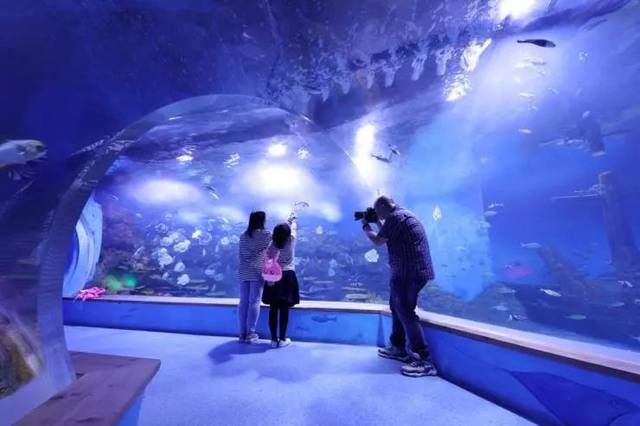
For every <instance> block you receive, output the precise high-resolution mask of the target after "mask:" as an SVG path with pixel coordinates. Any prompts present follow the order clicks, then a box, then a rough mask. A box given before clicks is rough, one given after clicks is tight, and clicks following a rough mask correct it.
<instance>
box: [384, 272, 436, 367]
mask: <svg viewBox="0 0 640 426" xmlns="http://www.w3.org/2000/svg"><path fill="white" fill-rule="evenodd" d="M426 284H427V278H426V277H425V276H423V275H421V274H409V275H393V276H392V277H391V289H390V290H391V291H390V298H389V306H390V308H391V317H392V321H393V324H392V329H391V337H390V339H389V340H390V341H391V344H392V345H393V346H395V347H397V348H400V349H403V350H406V349H409V350H411V352H413V353H415V354H416V355H418V356H419V357H420V358H421V359H423V360H428V359H429V358H430V356H429V350H428V349H427V345H426V343H425V340H424V334H423V332H422V325H421V324H420V319H419V318H418V315H417V314H416V306H417V304H418V294H419V293H420V290H422V289H423V288H424V286H425V285H426ZM407 340H408V342H407ZM407 343H408V345H407ZM407 346H408V348H407Z"/></svg>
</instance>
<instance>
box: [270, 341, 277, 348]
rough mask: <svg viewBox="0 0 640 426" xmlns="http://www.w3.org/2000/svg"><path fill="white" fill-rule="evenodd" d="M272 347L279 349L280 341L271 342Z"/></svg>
mask: <svg viewBox="0 0 640 426" xmlns="http://www.w3.org/2000/svg"><path fill="white" fill-rule="evenodd" d="M271 347H272V348H277V347H278V341H276V340H272V341H271Z"/></svg>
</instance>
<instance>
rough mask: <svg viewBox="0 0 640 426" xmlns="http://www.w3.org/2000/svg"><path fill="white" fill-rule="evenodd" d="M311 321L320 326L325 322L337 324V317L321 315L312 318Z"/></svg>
mask: <svg viewBox="0 0 640 426" xmlns="http://www.w3.org/2000/svg"><path fill="white" fill-rule="evenodd" d="M311 320H312V321H315V322H319V323H320V324H324V323H327V322H337V321H338V317H337V316H336V315H327V314H322V315H315V316H312V317H311Z"/></svg>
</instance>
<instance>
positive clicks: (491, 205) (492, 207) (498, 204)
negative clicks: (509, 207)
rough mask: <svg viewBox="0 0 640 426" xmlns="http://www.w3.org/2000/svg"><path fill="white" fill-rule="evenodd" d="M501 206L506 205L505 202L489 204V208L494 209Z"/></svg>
mask: <svg viewBox="0 0 640 426" xmlns="http://www.w3.org/2000/svg"><path fill="white" fill-rule="evenodd" d="M499 207H504V204H502V203H491V204H489V207H487V208H488V209H489V210H494V209H497V208H499Z"/></svg>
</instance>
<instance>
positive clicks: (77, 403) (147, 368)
mask: <svg viewBox="0 0 640 426" xmlns="http://www.w3.org/2000/svg"><path fill="white" fill-rule="evenodd" d="M71 359H72V362H73V365H74V367H75V370H76V374H77V380H76V381H75V382H73V383H72V384H71V385H70V386H69V387H68V388H67V389H65V390H63V391H61V392H59V393H57V394H56V395H54V396H53V397H51V398H50V399H49V400H48V401H47V402H45V403H44V404H42V405H40V406H39V407H37V408H36V409H34V410H32V411H31V412H30V413H29V414H27V415H26V416H25V417H24V418H22V420H20V421H19V422H18V423H17V425H18V426H31V425H33V426H35V425H38V426H41V425H47V426H48V425H52V426H54V425H60V426H62V425H65V426H68V425H85V426H86V425H99V426H102V425H117V424H118V423H119V422H120V420H121V419H122V418H123V417H124V416H125V414H126V413H127V411H128V410H129V408H131V406H132V405H133V404H134V402H135V401H136V399H137V398H138V397H139V396H140V395H142V392H143V391H144V389H145V387H146V386H147V384H148V383H149V382H150V381H151V379H152V378H153V376H155V374H156V373H157V372H158V369H159V368H160V361H159V360H156V359H148V358H133V357H126V356H113V355H102V354H93V353H85V352H71Z"/></svg>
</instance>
